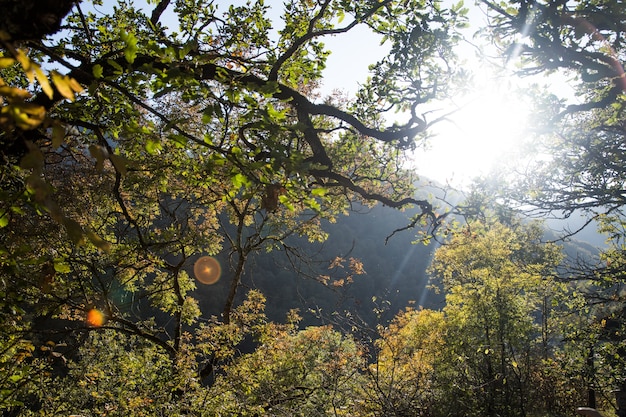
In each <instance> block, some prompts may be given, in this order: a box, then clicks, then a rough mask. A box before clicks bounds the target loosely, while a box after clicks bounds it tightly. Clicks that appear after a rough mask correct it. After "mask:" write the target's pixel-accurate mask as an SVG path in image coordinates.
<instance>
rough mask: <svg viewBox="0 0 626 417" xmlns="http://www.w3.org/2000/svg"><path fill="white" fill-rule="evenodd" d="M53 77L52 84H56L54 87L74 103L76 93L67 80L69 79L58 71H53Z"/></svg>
mask: <svg viewBox="0 0 626 417" xmlns="http://www.w3.org/2000/svg"><path fill="white" fill-rule="evenodd" d="M51 76H52V82H53V83H54V86H55V87H56V88H57V90H58V91H59V93H61V95H62V96H63V97H65V98H66V99H68V100H70V101H74V91H72V87H71V86H70V84H69V82H68V80H67V79H68V77H67V76H64V75H61V74H59V73H58V72H56V71H53V72H52V74H51Z"/></svg>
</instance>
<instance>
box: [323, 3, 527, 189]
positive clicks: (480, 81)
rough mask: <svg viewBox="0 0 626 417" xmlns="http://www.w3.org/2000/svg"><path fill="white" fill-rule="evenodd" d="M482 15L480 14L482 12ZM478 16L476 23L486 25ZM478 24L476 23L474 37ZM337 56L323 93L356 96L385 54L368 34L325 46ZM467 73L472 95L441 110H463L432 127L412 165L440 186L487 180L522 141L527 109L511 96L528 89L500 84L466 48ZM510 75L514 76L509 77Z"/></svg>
mask: <svg viewBox="0 0 626 417" xmlns="http://www.w3.org/2000/svg"><path fill="white" fill-rule="evenodd" d="M478 13H479V12H478ZM478 13H474V15H473V19H474V20H476V19H479V20H480V19H481V16H480V15H479V14H478ZM477 27H478V23H476V22H475V21H474V22H472V27H471V28H470V33H471V32H473V31H475V30H476V29H477ZM325 44H326V45H327V46H328V48H329V49H330V50H331V51H332V54H331V55H330V57H329V59H328V65H327V68H326V70H325V77H324V85H323V87H324V90H325V91H331V90H332V89H335V88H337V89H340V90H344V91H348V92H354V91H356V89H357V87H358V84H359V83H361V82H363V81H364V80H365V79H366V78H367V75H368V71H367V66H368V65H369V64H370V63H374V62H376V60H377V59H378V58H380V57H382V56H383V55H384V53H385V51H386V48H385V47H384V46H383V47H381V46H380V45H379V42H378V40H377V38H376V37H375V36H373V35H372V34H371V33H368V31H367V30H366V29H359V28H357V29H356V30H354V31H353V32H350V33H348V34H343V35H340V36H338V37H336V38H333V39H329V40H327V41H325ZM461 48H463V50H461V51H460V54H462V55H463V56H464V59H466V60H467V62H468V66H469V67H470V68H468V69H469V70H471V71H476V76H475V79H474V85H472V86H471V87H470V90H471V91H473V93H472V94H470V95H468V96H467V97H459V98H458V99H456V100H455V102H454V103H450V104H446V105H442V113H441V114H444V113H448V112H451V111H452V110H458V111H456V112H455V113H454V114H453V115H451V116H450V117H449V118H448V119H447V120H444V121H442V122H440V123H439V124H437V125H436V126H434V127H433V129H432V130H431V132H432V133H433V135H434V136H433V137H432V138H431V139H430V140H429V142H428V144H427V146H426V147H425V148H421V149H419V150H418V151H416V153H415V155H414V157H413V159H414V166H415V169H416V170H417V173H418V174H419V175H420V176H421V177H427V178H429V179H432V180H436V181H438V182H441V183H450V184H452V185H454V186H462V185H467V184H468V183H469V182H470V181H471V179H472V178H473V177H475V176H479V175H485V174H488V173H489V171H490V170H491V169H492V167H494V166H495V165H497V164H503V163H504V164H506V163H507V161H508V160H509V158H510V157H511V156H510V154H511V153H512V152H513V151H514V149H515V144H516V143H517V142H519V140H520V139H521V138H522V133H523V129H524V127H525V124H526V118H527V116H528V111H527V106H526V103H525V102H524V101H521V98H519V97H517V96H516V95H514V94H511V92H512V91H514V90H516V89H517V88H518V87H519V86H520V85H523V84H522V83H523V81H522V80H518V79H516V78H515V77H514V76H511V77H509V78H503V77H502V75H501V76H500V77H499V79H496V78H495V75H494V73H493V72H491V71H490V70H489V69H488V68H486V67H485V65H484V64H480V63H479V62H478V58H474V52H473V47H471V46H469V45H465V47H464V46H463V45H461ZM509 72H510V73H511V75H512V74H513V71H512V70H511V71H509Z"/></svg>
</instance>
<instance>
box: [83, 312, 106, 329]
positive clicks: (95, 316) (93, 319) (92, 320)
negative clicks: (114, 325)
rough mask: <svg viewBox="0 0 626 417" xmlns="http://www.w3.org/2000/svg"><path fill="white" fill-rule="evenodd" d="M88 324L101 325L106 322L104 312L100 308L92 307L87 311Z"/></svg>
mask: <svg viewBox="0 0 626 417" xmlns="http://www.w3.org/2000/svg"><path fill="white" fill-rule="evenodd" d="M86 321H87V324H88V325H90V326H93V327H100V326H102V325H103V324H104V314H102V312H101V311H100V310H98V309H95V308H92V309H91V310H89V311H88V312H87V320H86Z"/></svg>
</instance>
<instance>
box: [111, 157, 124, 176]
mask: <svg viewBox="0 0 626 417" xmlns="http://www.w3.org/2000/svg"><path fill="white" fill-rule="evenodd" d="M110 158H111V162H112V163H113V166H114V167H115V169H116V170H117V172H119V173H120V174H122V175H126V166H127V165H128V159H127V158H125V157H123V156H121V155H115V154H113V155H111V156H110Z"/></svg>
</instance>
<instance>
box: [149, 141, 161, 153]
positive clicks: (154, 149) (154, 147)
mask: <svg viewBox="0 0 626 417" xmlns="http://www.w3.org/2000/svg"><path fill="white" fill-rule="evenodd" d="M161 149H163V146H162V145H161V142H159V141H158V140H152V139H148V141H147V142H146V151H148V153H149V154H150V155H155V154H158V153H159V152H160V151H161Z"/></svg>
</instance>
